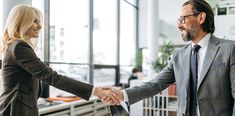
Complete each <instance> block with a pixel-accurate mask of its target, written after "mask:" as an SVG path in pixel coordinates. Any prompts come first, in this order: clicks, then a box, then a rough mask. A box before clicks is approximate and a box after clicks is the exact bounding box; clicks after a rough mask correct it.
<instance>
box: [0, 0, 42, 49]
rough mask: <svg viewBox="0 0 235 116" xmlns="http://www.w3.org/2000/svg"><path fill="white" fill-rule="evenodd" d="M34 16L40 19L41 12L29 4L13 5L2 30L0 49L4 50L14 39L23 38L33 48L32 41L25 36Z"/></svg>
mask: <svg viewBox="0 0 235 116" xmlns="http://www.w3.org/2000/svg"><path fill="white" fill-rule="evenodd" d="M35 17H39V19H40V20H41V19H42V14H41V12H40V11H39V10H38V9H36V8H34V7H32V6H29V5H16V6H14V7H13V8H12V9H11V11H10V13H9V15H8V18H7V21H6V25H5V29H4V31H3V38H2V45H1V51H2V52H5V51H6V50H7V49H8V46H9V44H11V43H12V42H13V41H15V40H23V41H25V42H26V43H28V44H29V45H30V46H31V47H33V48H34V46H36V45H33V43H32V42H31V41H30V40H29V39H28V38H27V35H26V32H27V31H28V29H29V28H30V27H31V26H32V25H33V22H34V20H35Z"/></svg>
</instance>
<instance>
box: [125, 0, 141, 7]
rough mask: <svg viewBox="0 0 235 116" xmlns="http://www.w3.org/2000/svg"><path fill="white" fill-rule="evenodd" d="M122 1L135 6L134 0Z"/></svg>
mask: <svg viewBox="0 0 235 116" xmlns="http://www.w3.org/2000/svg"><path fill="white" fill-rule="evenodd" d="M122 2H128V3H130V4H131V5H134V6H137V5H136V0H122Z"/></svg>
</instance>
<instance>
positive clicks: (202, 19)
mask: <svg viewBox="0 0 235 116" xmlns="http://www.w3.org/2000/svg"><path fill="white" fill-rule="evenodd" d="M198 19H199V22H200V24H203V23H204V22H205V20H206V13H205V12H201V13H200V14H199V16H198Z"/></svg>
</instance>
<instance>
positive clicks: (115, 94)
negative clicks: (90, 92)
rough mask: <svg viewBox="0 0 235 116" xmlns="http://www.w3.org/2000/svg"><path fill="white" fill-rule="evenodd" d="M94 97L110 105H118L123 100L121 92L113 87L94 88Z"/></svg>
mask: <svg viewBox="0 0 235 116" xmlns="http://www.w3.org/2000/svg"><path fill="white" fill-rule="evenodd" d="M94 95H95V96H97V97H99V99H100V100H101V101H102V102H103V103H107V104H110V105H120V103H121V102H122V101H123V100H124V96H123V93H122V91H121V90H119V89H117V88H115V87H95V91H94Z"/></svg>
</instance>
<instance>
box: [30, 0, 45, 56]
mask: <svg viewBox="0 0 235 116" xmlns="http://www.w3.org/2000/svg"><path fill="white" fill-rule="evenodd" d="M32 6H33V7H36V8H37V9H39V10H40V11H41V12H42V13H43V12H44V9H43V0H32ZM43 16H44V15H43ZM43 19H44V17H43ZM43 22H44V21H42V26H43V25H44V24H43ZM43 31H44V28H42V29H41V32H40V35H39V38H38V39H37V40H35V42H37V47H36V54H37V56H38V57H39V58H40V59H41V60H44V54H43V53H44V52H43V47H44V46H43V45H44V44H43V39H44V38H43V35H42V34H43Z"/></svg>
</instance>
